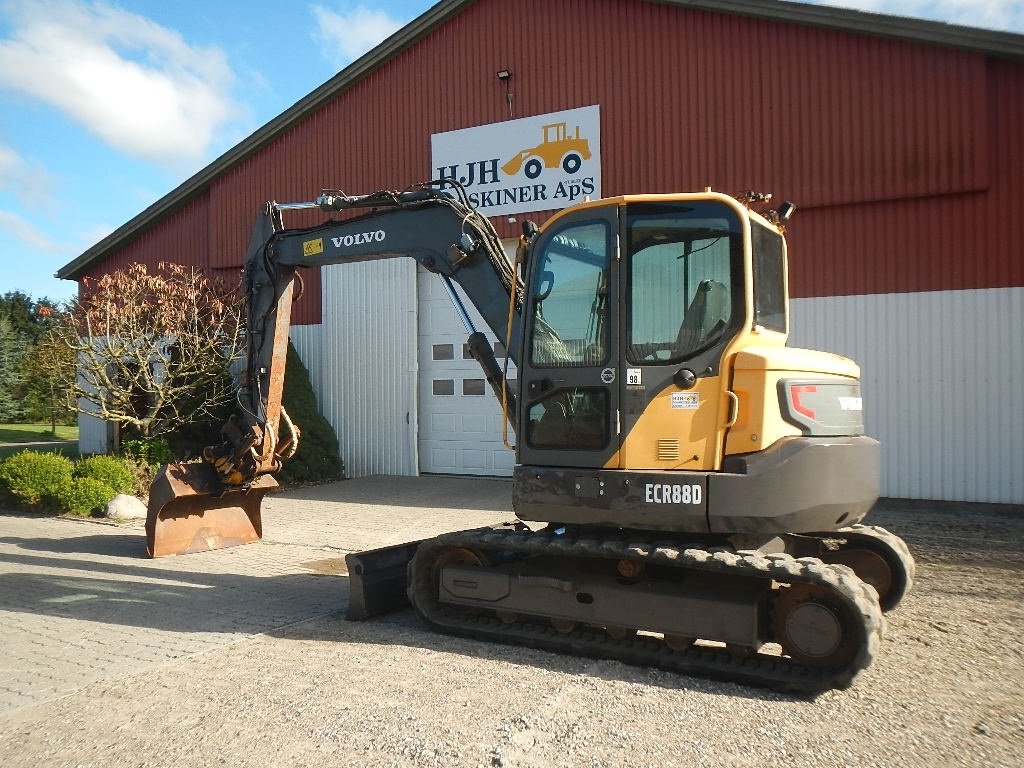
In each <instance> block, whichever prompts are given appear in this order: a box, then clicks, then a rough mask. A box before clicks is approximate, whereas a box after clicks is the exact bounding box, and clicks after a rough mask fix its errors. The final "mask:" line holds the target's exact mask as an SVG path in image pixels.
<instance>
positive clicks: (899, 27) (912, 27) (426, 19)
mask: <svg viewBox="0 0 1024 768" xmlns="http://www.w3.org/2000/svg"><path fill="white" fill-rule="evenodd" d="M645 1H646V2H655V3H659V4H663V5H674V6H679V7H682V8H693V9H696V10H703V11H713V12H719V13H724V14H732V15H740V16H748V17H752V18H763V19H770V20H772V21H783V22H790V23H794V24H799V25H803V26H812V27H820V28H825V29H832V30H839V31H844V32H852V33H856V34H863V35H871V36H877V37H887V38H895V39H899V40H906V41H910V42H916V43H924V44H930V45H937V46H941V47H948V48H955V49H959V50H967V51H972V52H976V53H982V54H985V55H987V56H993V57H997V58H1010V59H1024V35H1019V34H1013V33H1010V32H998V31H993V30H986V29H978V28H974V27H964V26H958V25H954V24H945V23H941V22H935V21H926V20H922V19H913V18H909V17H904V16H891V15H886V14H880V13H871V12H865V11H855V10H849V9H845V8H836V7H833V6H823V5H809V4H807V3H795V2H784V1H783V0H645ZM475 2H477V0H441V2H439V3H437V5H435V6H433V7H432V8H430V9H429V10H428V11H426V12H425V13H424V14H423V15H421V16H419V17H418V18H416V19H414V20H413V21H412V22H410V23H409V24H407V25H406V26H404V27H402V28H401V29H400V30H398V31H397V32H396V33H395V34H393V35H392V36H391V37H389V38H388V39H386V40H385V41H384V42H382V43H381V44H380V45H378V46H377V47H375V48H373V49H372V50H370V51H369V52H367V53H366V54H364V55H363V56H362V57H360V58H359V59H357V60H356V61H354V62H352V64H350V65H349V66H347V67H346V68H345V69H343V70H341V71H340V72H339V73H338V74H337V75H335V76H334V77H332V78H331V79H330V80H328V81H327V82H326V83H324V84H323V85H321V86H320V87H319V88H317V89H316V90H314V91H312V92H311V93H310V94H308V95H307V96H305V97H304V98H302V99H300V100H299V101H298V102H296V103H295V104H294V105H292V106H291V107H290V108H288V109H287V110H285V111H284V112H282V113H281V114H280V115H278V116H277V117H275V118H274V119H273V120H271V121H270V122H268V123H267V124H266V125H264V126H263V127H261V128H259V129H258V130H256V131H255V132H254V133H252V134H251V135H250V136H249V137H248V138H246V139H244V140H242V141H241V142H240V143H238V144H236V145H235V146H234V147H232V148H231V149H230V150H228V151H227V152H225V153H224V154H223V155H221V156H220V157H218V158H217V159H216V160H214V161H213V162H212V163H210V164H209V165H208V166H206V167H205V168H203V169H202V170H201V171H199V172H198V173H196V174H195V175H194V176H192V177H191V178H189V179H187V180H186V181H185V182H183V183H182V184H180V185H179V186H178V187H177V188H175V189H173V190H172V191H171V192H169V193H168V194H166V195H164V196H163V197H162V198H160V199H159V200H157V201H156V202H155V203H153V204H152V205H151V206H149V207H148V208H146V209H145V210H144V211H142V212H141V213H139V214H138V215H137V216H135V217H134V218H132V219H131V220H129V221H128V222H126V223H125V224H123V225H121V226H120V227H119V228H118V229H116V230H115V231H114V232H112V233H111V234H109V235H108V236H107V237H105V238H103V239H102V240H100V241H99V242H98V243H96V244H95V245H93V246H92V247H91V248H89V249H88V250H86V251H85V252H83V253H82V254H81V255H80V256H78V257H77V258H75V259H74V260H73V261H71V262H69V263H68V264H65V265H64V266H63V267H61V268H60V269H59V270H58V271H57V273H56V277H59V278H63V279H68V280H76V279H78V278H79V277H81V276H82V275H83V274H84V273H85V272H86V271H87V270H88V269H89V268H90V267H91V266H92V265H93V264H95V263H96V262H100V261H103V260H104V259H105V258H106V257H107V256H109V255H110V254H111V253H112V252H114V251H116V250H117V249H118V248H120V247H122V246H124V245H126V244H127V243H129V242H130V241H131V240H133V239H134V238H135V237H136V236H138V235H139V234H141V233H142V232H144V231H146V230H147V229H149V228H151V227H152V226H153V225H154V224H156V223H158V222H159V221H160V220H162V219H163V218H164V217H165V216H167V215H169V214H171V213H173V212H175V211H177V210H179V209H181V208H182V207H183V206H184V205H186V204H187V203H188V202H190V201H191V200H192V199H194V198H195V197H196V196H197V195H199V194H202V193H203V192H204V191H205V190H206V189H207V187H208V185H209V184H210V183H211V182H212V181H213V180H215V179H216V178H217V177H219V176H220V175H222V174H224V173H225V172H227V171H228V170H229V169H231V168H232V167H234V166H235V165H237V164H238V163H240V162H242V161H243V160H245V159H246V158H248V157H249V156H251V155H253V154H254V153H255V152H257V151H258V150H260V149H261V148H262V147H264V146H266V145H267V144H268V143H270V142H271V141H273V140H274V139H275V138H276V137H278V136H279V135H281V134H282V133H283V132H285V131H286V130H288V129H289V128H290V127H292V126H293V125H295V124H297V123H299V122H300V121H302V120H303V119H305V118H306V117H307V116H309V115H311V114H312V113H314V112H316V111H317V110H318V109H320V108H321V107H322V106H323V105H324V104H326V103H327V102H329V101H330V100H331V99H333V98H335V97H336V96H337V95H338V94H340V93H342V92H344V91H345V90H347V89H348V88H350V87H352V85H353V84H355V83H357V82H359V81H360V80H362V79H363V78H364V77H366V76H367V75H368V74H370V73H371V72H373V71H374V70H376V69H377V68H379V67H380V66H382V65H383V64H385V63H386V62H387V61H388V60H389V59H391V58H393V57H394V56H396V55H398V54H399V53H401V52H402V51H403V50H405V49H406V48H408V47H410V46H412V45H413V44H415V43H416V42H418V41H419V40H421V39H422V38H423V37H425V36H426V35H427V34H428V33H430V32H431V31H433V30H434V29H436V28H437V27H439V26H441V25H443V24H444V23H445V22H447V21H448V20H449V19H451V18H452V17H454V16H456V15H458V14H459V13H461V12H462V11H463V10H464V9H465V8H467V7H469V6H470V5H472V4H473V3H475Z"/></svg>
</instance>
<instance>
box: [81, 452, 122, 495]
mask: <svg viewBox="0 0 1024 768" xmlns="http://www.w3.org/2000/svg"><path fill="white" fill-rule="evenodd" d="M75 477H80V478H86V479H91V480H99V481H100V482H102V483H104V484H105V485H107V486H108V487H109V488H112V489H113V490H114V493H115V495H116V494H118V493H134V491H135V472H134V471H133V470H132V468H131V467H129V466H128V465H127V464H126V463H125V462H124V461H123V460H122V459H119V458H118V457H117V456H90V457H89V458H88V459H82V461H80V462H78V463H77V464H76V465H75Z"/></svg>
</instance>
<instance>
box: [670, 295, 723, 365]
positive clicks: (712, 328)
mask: <svg viewBox="0 0 1024 768" xmlns="http://www.w3.org/2000/svg"><path fill="white" fill-rule="evenodd" d="M729 303H730V302H729V289H728V288H726V287H725V285H723V284H722V283H720V282H718V281H717V280H710V279H708V280H701V281H700V284H699V285H698V286H697V291H696V293H694V295H693V300H692V301H691V302H690V306H689V307H687V309H686V314H685V315H683V322H682V324H681V325H680V326H679V333H678V334H677V335H676V343H675V346H674V347H673V348H672V357H673V358H680V357H686V356H687V355H689V353H691V352H694V351H696V350H698V349H700V348H701V347H703V346H704V345H705V344H707V342H708V341H709V340H710V339H711V338H712V337H713V336H716V335H717V334H718V333H720V332H721V331H722V330H723V329H724V328H725V326H726V323H728V321H729V315H730V314H731V311H730V306H729Z"/></svg>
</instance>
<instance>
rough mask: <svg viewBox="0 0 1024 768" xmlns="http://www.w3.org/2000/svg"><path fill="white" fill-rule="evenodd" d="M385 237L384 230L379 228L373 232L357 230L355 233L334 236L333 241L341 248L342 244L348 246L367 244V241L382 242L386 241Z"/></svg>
mask: <svg viewBox="0 0 1024 768" xmlns="http://www.w3.org/2000/svg"><path fill="white" fill-rule="evenodd" d="M384 237H385V234H384V230H383V229H378V230H375V231H373V232H357V233H356V234H354V235H343V236H342V237H332V238H331V243H332V244H333V245H334V247H335V248H341V247H342V246H344V247H346V248H348V247H350V246H353V245H365V244H366V243H381V242H384Z"/></svg>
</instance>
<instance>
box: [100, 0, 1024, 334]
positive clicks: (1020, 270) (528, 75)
mask: <svg viewBox="0 0 1024 768" xmlns="http://www.w3.org/2000/svg"><path fill="white" fill-rule="evenodd" d="M506 68H507V69H509V70H511V72H512V73H513V74H512V80H511V83H510V85H511V89H512V91H513V93H514V100H513V109H514V116H515V117H523V116H527V115H533V114H541V113H546V112H553V111H558V110H562V109H569V108H573V107H579V106H586V105H591V104H598V105H599V106H600V109H601V135H602V147H601V152H602V180H603V184H602V186H603V192H604V194H605V195H607V196H611V195H617V194H628V193H638V192H668V191H688V190H693V189H700V188H703V187H704V186H712V187H714V188H715V189H719V190H723V191H727V192H735V191H740V190H743V189H749V188H755V189H760V190H763V191H770V192H773V193H775V195H776V199H779V198H785V199H789V200H793V201H794V202H796V203H797V204H798V205H799V206H800V208H801V210H800V211H799V212H798V214H797V217H796V218H795V219H794V221H793V223H792V225H791V226H790V229H789V236H790V241H791V252H792V275H791V287H792V291H793V294H794V296H798V297H799V296H821V295H834V294H858V293H891V292H904V291H922V290H940V289H959V288H977V287H993V286H1006V285H1024V260H1022V259H1021V258H1020V256H1019V254H1020V249H1019V247H1015V246H1014V244H1013V243H1011V241H1010V231H1011V227H1012V226H1013V225H1014V223H1015V220H1016V219H1019V218H1020V212H1021V208H1022V206H1021V203H1020V199H1019V197H1017V193H1018V187H1019V186H1020V184H1021V168H1022V167H1024V158H1022V150H1021V146H1020V145H1021V141H1020V138H1021V136H1024V115H1022V108H1024V107H1022V96H1024V63H1022V62H1019V61H1016V62H1012V61H1000V60H993V59H988V58H986V57H985V56H984V55H982V54H978V53H969V52H963V51H958V50H954V49H950V48H940V47H935V46H928V45H921V44H916V43H910V42H902V41H894V40H885V39H881V38H871V37H866V36H861V35H856V34H852V33H845V32H839V31H830V30H825V29H817V28H812V27H801V26H797V25H793V24H786V23H775V22H771V21H765V20H756V19H748V18H744V17H740V16H730V15H725V14H718V13H711V12H705V11H698V10H691V9H685V8H679V7H675V6H669V5H661V4H657V3H648V2H642V1H640V0H635V1H626V0H560V2H557V3H553V2H550V1H548V0H520V1H519V2H515V3H512V2H507V1H506V0H481V1H480V2H478V3H476V4H474V5H472V6H470V7H469V8H468V9H466V10H465V11H463V12H462V13H461V14H459V15H458V16H457V17H455V18H454V19H452V20H450V21H449V22H447V23H446V24H444V25H443V26H441V27H439V28H438V29H436V30H434V31H433V32H432V33H430V34H429V35H428V36H427V37H426V38H425V39H423V40H421V41H420V42H419V43H417V44H416V45H414V46H412V47H411V48H409V49H407V50H406V51H404V52H403V53H401V54H399V55H398V56H396V57H395V58H394V59H392V60H391V61H389V62H388V63H387V64H385V65H384V66H382V67H381V68H380V69H378V70H377V71H375V72H374V73H373V74H371V75H370V76H368V77H367V78H365V79H364V80H362V81H360V82H359V83H357V84H355V85H354V86H352V87H351V88H350V89H349V90H348V91H347V92H344V93H341V94H339V95H337V96H336V97H335V98H334V100H333V101H332V102H331V103H330V104H328V105H327V106H326V107H324V108H323V109H321V110H320V111H319V112H317V113H316V114H315V115H313V116H311V117H310V118H308V119H306V120H305V121H304V122H302V123H300V124H298V125H295V126H293V127H292V128H291V129H289V130H288V131H286V132H285V133H283V134H282V135H281V136H280V137H279V138H277V139H276V140H275V141H274V142H273V143H271V144H270V145H268V146H267V147H265V148H264V149H262V150H261V151H260V152H258V153H257V154H255V155H254V156H252V157H250V158H248V159H247V160H246V161H244V162H243V163H241V164H239V165H238V166H237V167H235V168H233V169H232V170H231V171H229V172H227V173H225V174H224V175H222V176H221V177H220V178H218V179H217V180H216V181H215V182H214V183H213V184H212V185H211V187H210V189H209V191H208V194H207V195H206V196H204V197H202V198H199V199H197V200H195V201H193V202H192V203H191V204H189V206H188V207H187V208H185V209H184V210H183V211H181V212H179V213H178V214H175V215H174V216H172V217H169V218H168V219H167V220H166V221H164V222H163V223H161V224H160V225H159V226H158V227H157V228H156V229H155V230H154V231H153V232H151V233H149V234H147V235H145V236H144V237H143V238H141V239H140V240H139V241H137V242H136V243H135V244H133V245H132V246H130V247H129V248H126V249H124V250H123V251H122V252H121V253H120V254H118V256H117V257H116V258H114V259H112V260H110V261H108V262H107V264H106V265H104V267H103V268H104V269H107V268H109V267H110V266H117V265H119V264H120V263H122V262H124V261H128V260H136V259H138V260H152V261H155V260H159V259H166V258H174V257H177V258H178V259H179V260H183V259H184V260H190V261H195V262H198V263H207V264H209V265H210V266H212V267H215V268H218V269H221V270H226V271H229V272H230V271H232V270H233V269H234V268H237V267H238V266H239V265H240V264H241V260H242V256H243V252H244V247H245V243H246V241H247V237H248V230H249V226H250V224H251V222H252V219H253V216H254V214H255V213H256V211H258V210H259V207H260V204H261V203H262V201H264V200H267V199H276V200H278V201H282V202H284V201H294V200H309V199H312V197H313V196H314V195H315V194H316V193H317V192H318V191H319V189H320V188H321V187H340V188H341V189H344V190H345V191H347V192H349V193H353V194H354V193H363V192H368V191H372V190H375V189H379V188H381V187H389V188H398V187H402V186H405V185H406V184H408V183H411V182H414V181H420V180H424V179H426V178H428V177H430V176H431V175H432V174H433V173H435V172H436V169H433V168H431V164H430V135H431V134H432V133H439V132H443V131H448V130H453V129H456V128H464V127H468V126H472V125H480V124H485V123H492V122H497V121H500V120H503V119H506V118H507V117H508V103H507V101H506V96H505V86H504V85H503V84H502V83H501V82H499V81H498V80H497V78H496V76H495V73H496V72H497V71H498V70H499V69H506ZM531 138H532V137H531ZM310 216H311V214H309V215H307V214H292V215H290V216H289V217H288V218H287V220H286V221H287V222H290V223H292V224H295V225H300V224H306V223H311V221H312V219H311V218H310ZM545 216H546V214H545V213H539V214H536V215H534V218H537V219H538V220H543V218H545ZM496 224H497V226H498V228H499V231H500V232H502V234H504V235H507V236H511V235H514V234H516V231H515V227H514V225H509V224H507V223H506V222H504V221H501V220H498V221H496ZM306 282H307V291H306V296H305V298H304V299H302V300H301V301H300V302H299V305H298V307H297V309H296V313H295V320H296V322H300V323H301V322H319V318H320V288H319V282H318V280H317V279H316V276H315V275H308V276H307V280H306Z"/></svg>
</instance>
